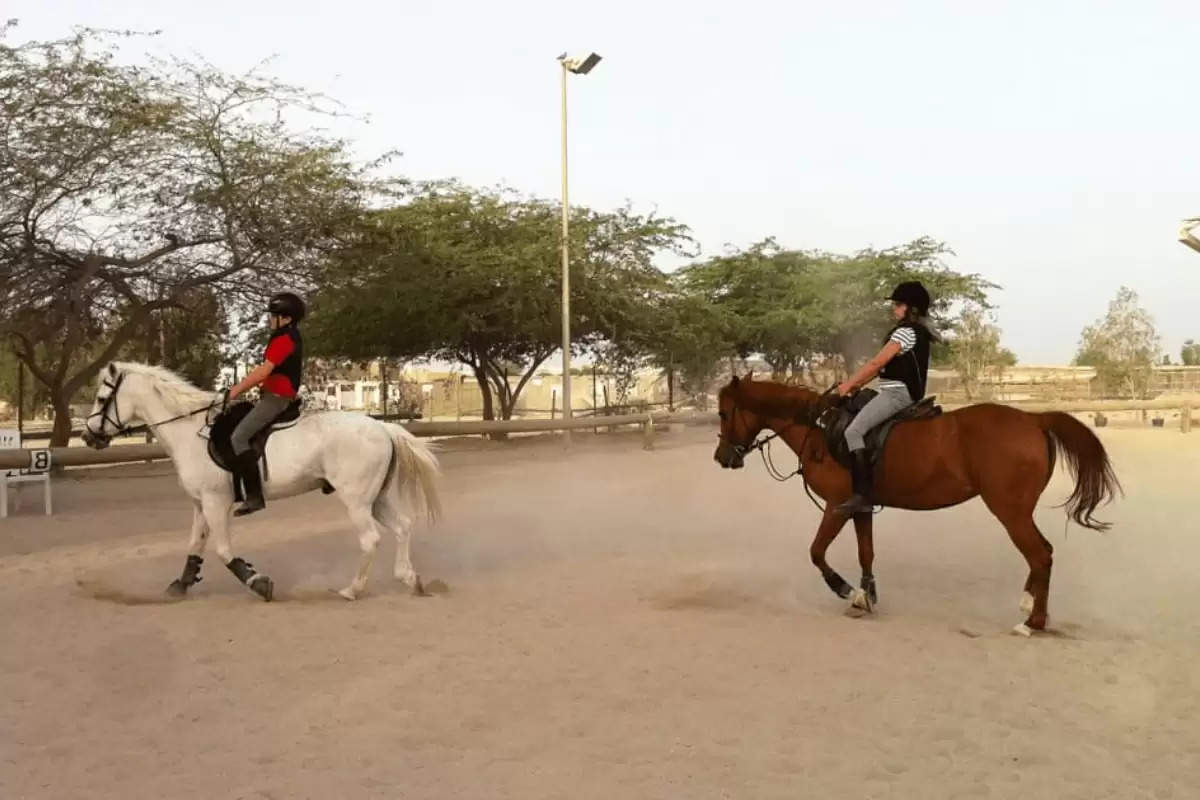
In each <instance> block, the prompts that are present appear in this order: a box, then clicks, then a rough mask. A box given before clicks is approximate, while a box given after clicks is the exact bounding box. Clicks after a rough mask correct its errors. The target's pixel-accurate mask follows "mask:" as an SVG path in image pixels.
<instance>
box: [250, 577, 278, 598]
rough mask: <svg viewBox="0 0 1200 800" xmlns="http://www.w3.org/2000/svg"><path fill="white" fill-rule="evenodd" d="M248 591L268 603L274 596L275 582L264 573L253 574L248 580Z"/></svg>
mask: <svg viewBox="0 0 1200 800" xmlns="http://www.w3.org/2000/svg"><path fill="white" fill-rule="evenodd" d="M250 591H252V592H254V593H255V594H256V595H258V596H259V597H261V598H262V599H263V600H265V601H266V602H268V603H269V602H271V598H273V597H275V582H274V581H272V580H271V579H270V578H268V577H267V576H266V575H255V576H254V577H253V578H252V579H251V580H250Z"/></svg>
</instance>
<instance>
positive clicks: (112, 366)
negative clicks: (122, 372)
mask: <svg viewBox="0 0 1200 800" xmlns="http://www.w3.org/2000/svg"><path fill="white" fill-rule="evenodd" d="M108 374H109V377H112V378H115V377H117V365H116V363H115V362H112V361H110V362H108Z"/></svg>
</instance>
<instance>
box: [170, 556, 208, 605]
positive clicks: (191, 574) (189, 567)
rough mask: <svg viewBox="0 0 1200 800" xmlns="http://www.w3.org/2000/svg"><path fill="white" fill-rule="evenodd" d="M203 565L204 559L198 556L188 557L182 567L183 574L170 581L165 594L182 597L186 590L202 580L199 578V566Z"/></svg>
mask: <svg viewBox="0 0 1200 800" xmlns="http://www.w3.org/2000/svg"><path fill="white" fill-rule="evenodd" d="M203 563H204V559H203V558H201V557H200V556H188V557H187V564H185V565H184V567H183V574H182V575H180V576H179V577H178V578H176V579H175V580H173V581H171V585H170V586H168V587H167V593H168V594H173V595H177V596H182V595H184V594H186V593H187V590H188V589H190V588H192V587H193V586H195V585H196V584H197V583H199V582H200V581H201V580H203V578H201V577H200V565H201V564H203Z"/></svg>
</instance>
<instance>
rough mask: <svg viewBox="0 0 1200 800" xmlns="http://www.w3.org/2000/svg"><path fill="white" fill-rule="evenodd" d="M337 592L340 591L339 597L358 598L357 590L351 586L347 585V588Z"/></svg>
mask: <svg viewBox="0 0 1200 800" xmlns="http://www.w3.org/2000/svg"><path fill="white" fill-rule="evenodd" d="M337 593H338V596H339V597H341V598H344V599H346V600H357V599H358V593H357V592H355V591H354V590H353V589H351V588H350V587H349V586H347V587H346V588H345V589H338V591H337Z"/></svg>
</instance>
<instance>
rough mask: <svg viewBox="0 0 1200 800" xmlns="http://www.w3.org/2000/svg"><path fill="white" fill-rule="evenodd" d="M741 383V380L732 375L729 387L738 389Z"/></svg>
mask: <svg viewBox="0 0 1200 800" xmlns="http://www.w3.org/2000/svg"><path fill="white" fill-rule="evenodd" d="M741 382H742V381H741V379H740V378H739V377H738V376H737V375H734V376H733V380H731V381H730V382H729V385H730V386H732V387H733V388H735V389H736V388H737V387H738V384H739V383H741Z"/></svg>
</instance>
